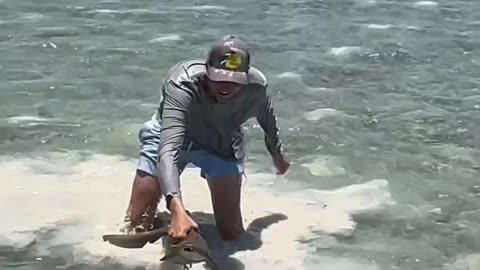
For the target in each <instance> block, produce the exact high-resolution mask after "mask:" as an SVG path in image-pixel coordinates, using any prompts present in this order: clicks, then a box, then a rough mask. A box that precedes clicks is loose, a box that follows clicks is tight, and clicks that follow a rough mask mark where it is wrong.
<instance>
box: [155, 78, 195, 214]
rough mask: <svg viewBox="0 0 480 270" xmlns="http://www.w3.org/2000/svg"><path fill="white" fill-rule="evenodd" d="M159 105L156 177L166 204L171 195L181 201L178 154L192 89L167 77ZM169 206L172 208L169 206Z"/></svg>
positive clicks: (168, 205)
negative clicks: (159, 120) (159, 129)
mask: <svg viewBox="0 0 480 270" xmlns="http://www.w3.org/2000/svg"><path fill="white" fill-rule="evenodd" d="M162 92H163V100H162V103H161V105H160V109H159V114H160V117H161V119H162V120H161V132H160V144H159V148H158V151H159V155H158V166H157V167H158V174H157V175H158V177H159V182H160V187H161V189H162V192H163V194H164V195H165V198H166V199H167V207H168V208H169V209H170V204H169V202H170V199H172V198H178V199H180V202H181V191H180V175H179V170H178V154H179V151H180V147H181V145H182V143H183V140H184V136H185V125H186V115H187V112H188V110H189V108H190V105H191V103H192V98H193V97H192V95H193V94H192V91H191V90H190V89H188V88H187V87H186V86H185V85H182V84H177V83H175V82H173V81H167V82H166V83H165V85H164V86H163V89H162ZM170 210H172V209H170Z"/></svg>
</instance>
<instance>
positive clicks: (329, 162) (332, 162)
mask: <svg viewBox="0 0 480 270" xmlns="http://www.w3.org/2000/svg"><path fill="white" fill-rule="evenodd" d="M300 166H302V167H305V168H307V169H308V171H309V172H310V173H311V174H313V175H315V176H336V175H345V174H346V173H347V170H346V169H345V168H343V167H342V166H341V165H340V164H339V162H338V160H336V159H335V158H334V157H331V156H321V155H319V156H317V157H316V158H315V159H314V160H313V161H312V162H310V163H303V164H301V165H300Z"/></svg>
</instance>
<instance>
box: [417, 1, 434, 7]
mask: <svg viewBox="0 0 480 270" xmlns="http://www.w3.org/2000/svg"><path fill="white" fill-rule="evenodd" d="M415 5H416V6H423V7H436V6H437V5H438V3H437V2H435V1H418V2H415Z"/></svg>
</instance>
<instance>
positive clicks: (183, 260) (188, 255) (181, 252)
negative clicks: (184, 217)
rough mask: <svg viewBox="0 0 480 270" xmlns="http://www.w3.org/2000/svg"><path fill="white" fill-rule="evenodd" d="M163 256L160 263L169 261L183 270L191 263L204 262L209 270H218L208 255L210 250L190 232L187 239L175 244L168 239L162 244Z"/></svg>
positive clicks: (190, 265)
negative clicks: (180, 266)
mask: <svg viewBox="0 0 480 270" xmlns="http://www.w3.org/2000/svg"><path fill="white" fill-rule="evenodd" d="M163 246H164V249H165V255H164V256H163V257H162V258H161V259H160V261H169V262H171V263H173V264H179V265H183V269H184V270H188V269H189V268H190V267H192V264H193V263H200V262H205V264H206V265H207V267H208V268H210V269H211V270H218V266H217V264H216V263H215V261H214V260H213V259H212V256H211V255H210V250H209V248H208V246H207V243H206V242H205V240H204V239H203V237H202V236H201V235H200V234H199V233H197V232H196V231H194V230H191V231H190V232H189V233H188V235H187V237H186V238H185V239H183V240H182V241H180V242H178V243H175V242H174V241H173V239H172V238H170V237H168V238H167V239H166V241H164V243H163Z"/></svg>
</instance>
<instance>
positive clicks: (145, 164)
mask: <svg viewBox="0 0 480 270" xmlns="http://www.w3.org/2000/svg"><path fill="white" fill-rule="evenodd" d="M160 128H161V126H160V123H159V122H158V121H157V120H156V118H155V116H154V117H152V119H151V120H149V121H147V122H145V124H144V127H143V128H142V129H141V130H140V132H139V134H138V139H139V140H140V157H139V160H138V164H137V170H140V171H143V172H145V173H147V174H149V175H151V176H153V177H155V178H157V159H158V145H159V141H160ZM189 163H191V164H193V165H195V166H197V167H199V168H200V169H201V171H200V175H201V177H203V178H205V179H209V178H214V177H219V176H227V175H237V174H243V173H244V164H243V162H241V161H231V160H225V159H222V158H221V157H219V156H216V155H213V154H211V153H208V152H207V151H205V150H201V149H200V150H198V148H194V149H193V150H187V149H185V150H181V151H180V154H179V171H180V173H181V172H182V171H183V170H184V169H185V167H186V166H187V165H188V164H189Z"/></svg>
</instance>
